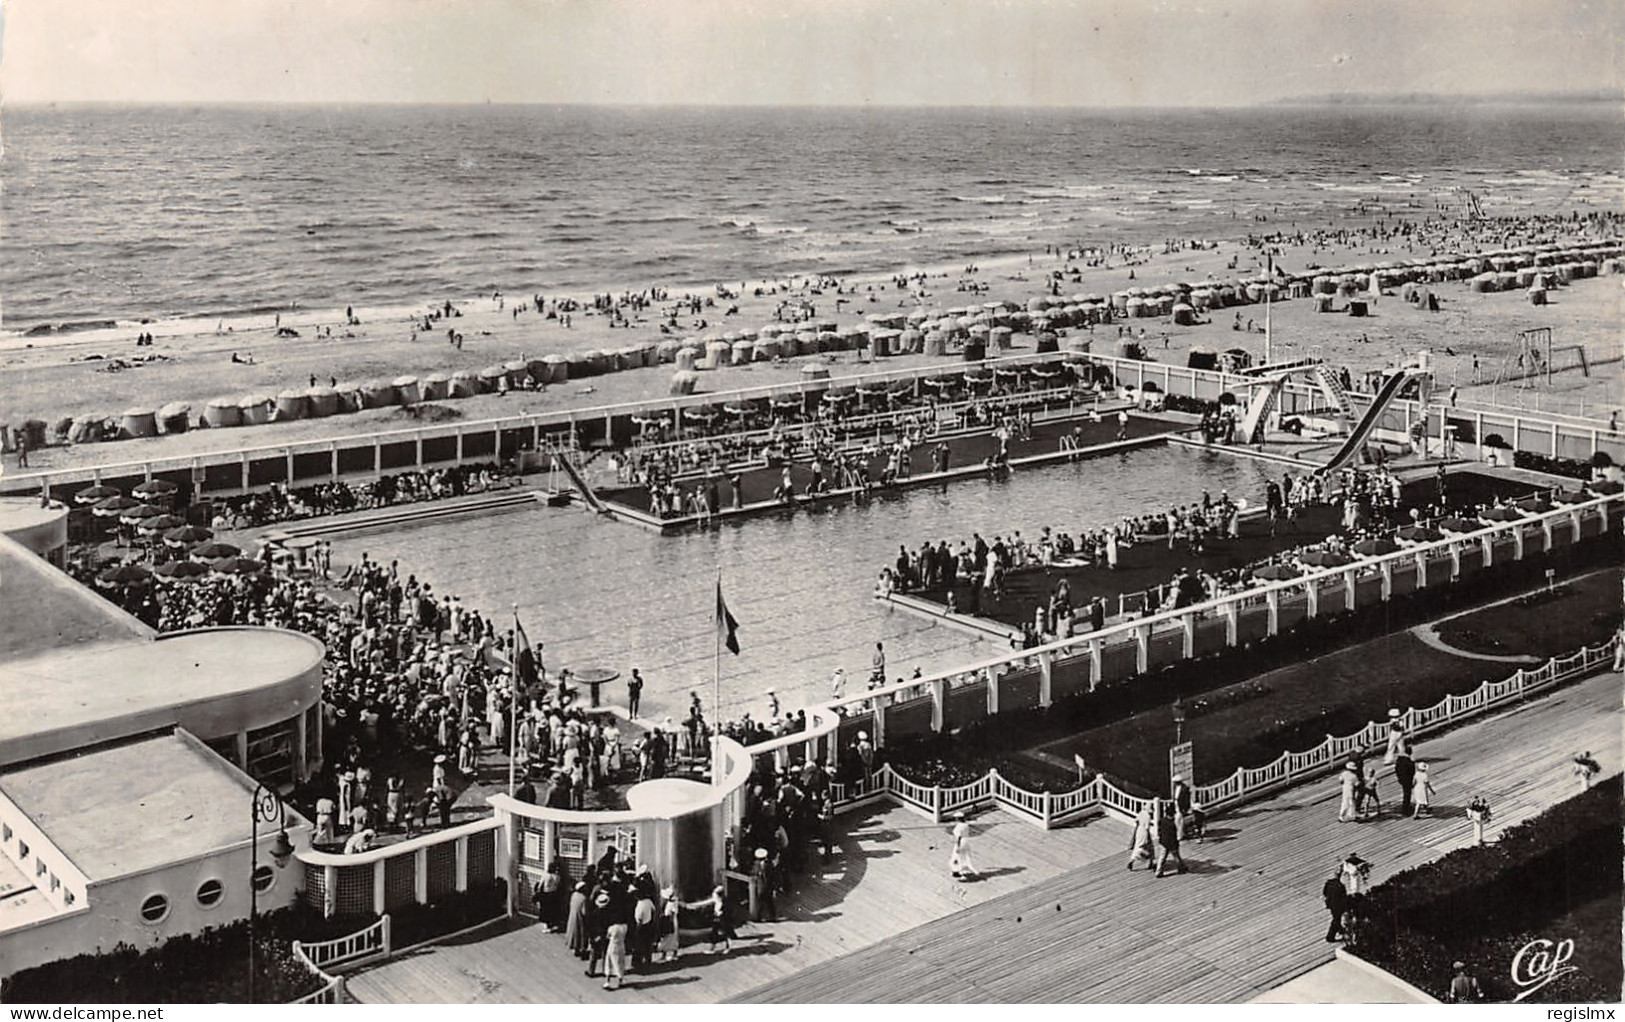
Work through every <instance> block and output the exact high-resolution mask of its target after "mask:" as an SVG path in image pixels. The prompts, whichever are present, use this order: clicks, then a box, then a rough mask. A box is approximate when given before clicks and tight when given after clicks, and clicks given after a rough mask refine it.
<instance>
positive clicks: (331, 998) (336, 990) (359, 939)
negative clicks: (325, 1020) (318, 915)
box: [290, 915, 392, 1004]
mask: <svg viewBox="0 0 1625 1022" xmlns="http://www.w3.org/2000/svg"><path fill="white" fill-rule="evenodd" d="M391 947H392V944H391V941H390V933H389V916H387V915H386V916H384V917H383V918H382V919H379V920H378V921H377V922H376V923H373V924H372V925H371V926H368V927H367V928H366V929H363V930H357V931H356V932H355V933H352V934H350V935H349V936H345V937H338V938H336V939H334V940H323V941H317V942H315V943H312V944H306V943H305V942H303V941H298V940H296V941H294V942H293V956H294V958H296V959H298V960H299V961H300V962H302V963H303V964H304V966H305V968H307V969H309V970H310V971H311V972H312V973H314V974H315V975H316V976H317V977H319V978H320V979H321V980H322V981H323V985H322V988H321V989H320V990H316V991H314V992H312V993H308V994H306V995H305V996H303V997H301V998H299V999H298V1000H296V1001H292V1002H290V1003H292V1004H343V1003H344V1001H345V994H344V977H343V976H335V975H331V974H330V973H329V972H328V970H329V969H336V968H339V967H344V968H351V967H354V966H357V965H365V964H366V963H367V962H371V961H374V960H377V959H381V958H388V957H389V955H390V953H391Z"/></svg>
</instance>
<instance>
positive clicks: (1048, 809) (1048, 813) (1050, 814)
mask: <svg viewBox="0 0 1625 1022" xmlns="http://www.w3.org/2000/svg"><path fill="white" fill-rule="evenodd" d="M1054 819H1055V807H1054V806H1053V805H1052V804H1051V797H1050V793H1049V792H1047V791H1046V792H1044V829H1045V830H1049V829H1050V824H1051V823H1052V822H1053V821H1054Z"/></svg>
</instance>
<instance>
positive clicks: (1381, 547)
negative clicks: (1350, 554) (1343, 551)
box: [1354, 538, 1399, 557]
mask: <svg viewBox="0 0 1625 1022" xmlns="http://www.w3.org/2000/svg"><path fill="white" fill-rule="evenodd" d="M1398 549H1399V544H1397V543H1395V542H1394V541H1393V540H1391V539H1380V538H1379V539H1362V540H1360V542H1358V543H1356V544H1354V552H1355V553H1357V554H1360V555H1362V556H1365V557H1376V556H1378V555H1379V554H1391V553H1393V552H1394V551H1395V550H1398Z"/></svg>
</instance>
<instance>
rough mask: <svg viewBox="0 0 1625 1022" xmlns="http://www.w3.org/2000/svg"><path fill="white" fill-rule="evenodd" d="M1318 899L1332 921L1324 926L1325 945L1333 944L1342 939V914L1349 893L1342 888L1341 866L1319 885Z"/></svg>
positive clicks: (1345, 908)
mask: <svg viewBox="0 0 1625 1022" xmlns="http://www.w3.org/2000/svg"><path fill="white" fill-rule="evenodd" d="M1320 898H1321V900H1322V901H1324V902H1325V903H1326V911H1327V912H1330V913H1331V915H1332V921H1331V922H1330V923H1329V924H1327V926H1326V943H1328V944H1333V943H1336V942H1337V941H1339V940H1341V939H1342V937H1343V913H1344V912H1347V911H1348V907H1349V892H1348V891H1347V890H1346V889H1344V887H1343V867H1342V866H1341V865H1339V866H1338V868H1337V870H1336V871H1335V872H1333V873H1332V875H1331V876H1330V877H1328V878H1327V879H1326V882H1325V883H1324V884H1321V886H1320Z"/></svg>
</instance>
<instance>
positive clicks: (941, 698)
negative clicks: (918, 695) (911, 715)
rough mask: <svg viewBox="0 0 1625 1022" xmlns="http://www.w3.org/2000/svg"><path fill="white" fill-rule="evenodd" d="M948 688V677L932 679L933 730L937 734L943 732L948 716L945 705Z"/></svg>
mask: <svg viewBox="0 0 1625 1022" xmlns="http://www.w3.org/2000/svg"><path fill="white" fill-rule="evenodd" d="M947 688H948V681H947V679H945V678H933V679H932V680H931V730H932V731H934V732H935V733H937V734H941V733H942V729H943V727H944V718H946V716H947V714H946V713H945V712H944V709H945V707H944V705H943V704H944V703H946V702H947V699H948V692H947Z"/></svg>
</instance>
